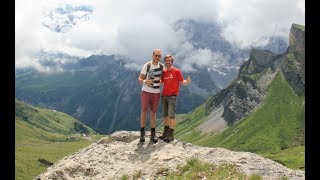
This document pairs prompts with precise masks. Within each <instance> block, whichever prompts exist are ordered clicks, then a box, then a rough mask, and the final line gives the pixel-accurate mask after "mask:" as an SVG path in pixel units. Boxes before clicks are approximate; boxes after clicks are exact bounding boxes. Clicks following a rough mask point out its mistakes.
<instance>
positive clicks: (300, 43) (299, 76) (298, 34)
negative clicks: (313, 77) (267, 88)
mask: <svg viewBox="0 0 320 180" xmlns="http://www.w3.org/2000/svg"><path fill="white" fill-rule="evenodd" d="M289 43H290V44H289V47H288V50H287V54H286V57H285V58H284V59H283V61H282V63H281V68H282V72H283V74H284V75H285V78H286V79H287V81H288V82H289V84H290V85H291V86H292V88H293V90H294V91H295V92H296V93H297V94H304V88H305V28H304V27H303V26H300V25H297V24H293V25H292V27H291V29H290V36H289Z"/></svg>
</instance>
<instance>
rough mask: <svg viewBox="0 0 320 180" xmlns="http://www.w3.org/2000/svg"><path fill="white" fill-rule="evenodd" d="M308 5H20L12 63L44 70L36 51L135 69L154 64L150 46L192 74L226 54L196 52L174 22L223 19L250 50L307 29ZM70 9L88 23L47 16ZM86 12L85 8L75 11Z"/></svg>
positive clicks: (228, 1) (146, 1) (273, 0)
mask: <svg viewBox="0 0 320 180" xmlns="http://www.w3.org/2000/svg"><path fill="white" fill-rule="evenodd" d="M304 6H305V5H304V1H302V0H290V1H289V0H270V1H263V0H243V1H236V0H215V1H212V0H202V1H197V0H190V1H183V0H176V1H169V0H163V1H150V0H139V1H132V0H119V1H111V0H82V1H78V0H59V1H56V0H16V3H15V20H16V21H15V44H16V45H15V50H16V52H15V61H16V63H15V64H16V67H24V66H28V65H32V66H37V67H39V63H38V62H37V61H38V58H37V54H38V52H39V51H47V52H57V53H66V54H69V55H71V56H77V57H88V56H90V55H92V54H117V55H121V56H123V57H126V58H127V59H129V60H131V61H132V63H133V64H136V66H134V67H136V68H137V67H138V66H141V65H142V64H143V63H144V62H146V61H148V60H150V59H151V54H152V51H153V49H155V48H160V49H162V50H163V53H164V54H168V53H175V54H174V56H175V57H177V60H179V61H180V62H181V63H186V64H184V65H183V67H184V68H185V69H186V70H187V69H189V70H190V71H192V66H191V64H192V63H193V64H196V65H199V66H201V65H205V64H209V65H210V66H212V67H215V66H227V60H228V58H229V57H228V55H225V54H221V53H220V52H214V51H211V50H209V49H197V48H194V45H193V44H191V42H188V41H187V39H188V36H189V34H187V33H186V32H184V31H183V30H181V29H179V30H176V29H174V27H173V25H174V23H175V22H177V21H178V20H180V19H193V20H198V21H211V22H219V23H220V24H222V25H223V27H224V29H223V33H222V35H223V36H224V37H225V38H226V39H227V40H228V41H229V42H231V43H232V44H233V45H234V46H235V47H238V48H247V47H250V46H252V45H258V44H259V43H260V44H261V43H262V44H263V43H264V42H266V37H268V36H271V35H282V36H288V32H289V30H290V26H291V24H292V23H298V24H302V25H304V17H305V15H304V12H305V11H304ZM66 7H72V8H71V9H72V10H74V12H73V14H72V13H71V12H70V14H71V15H73V16H70V17H77V16H78V17H84V16H85V18H84V19H83V20H79V21H76V20H74V21H72V19H68V18H69V16H66V15H65V14H63V13H62V14H60V15H61V17H60V18H61V19H59V18H58V17H59V16H57V17H55V18H51V19H50V18H48V15H49V14H50V12H55V11H57V9H59V8H60V10H61V8H62V9H63V8H66ZM81 8H86V9H84V10H83V11H79V12H80V14H79V12H78V14H77V12H76V10H79V9H80V10H81ZM83 12H85V13H84V14H81V13H83ZM62 20H63V21H62ZM63 22H66V25H67V26H66V27H68V28H67V29H66V31H63V32H55V31H52V28H51V29H50V28H48V25H50V27H63V26H61V24H59V23H63ZM50 23H58V24H50ZM44 25H47V27H46V26H44ZM53 29H54V28H53ZM184 54H185V55H184ZM177 62H178V61H177ZM188 63H189V65H187V64H188Z"/></svg>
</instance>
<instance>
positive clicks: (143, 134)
mask: <svg viewBox="0 0 320 180" xmlns="http://www.w3.org/2000/svg"><path fill="white" fill-rule="evenodd" d="M145 135H146V132H145V131H141V130H140V142H144V141H145V138H144V136H145Z"/></svg>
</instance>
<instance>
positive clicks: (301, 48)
mask: <svg viewBox="0 0 320 180" xmlns="http://www.w3.org/2000/svg"><path fill="white" fill-rule="evenodd" d="M289 52H299V53H304V52H305V27H304V26H302V25H298V24H292V26H291V28H290V35H289Z"/></svg>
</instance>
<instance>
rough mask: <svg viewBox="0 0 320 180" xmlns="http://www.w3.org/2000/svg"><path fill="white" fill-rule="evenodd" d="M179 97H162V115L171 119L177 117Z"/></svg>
mask: <svg viewBox="0 0 320 180" xmlns="http://www.w3.org/2000/svg"><path fill="white" fill-rule="evenodd" d="M176 104H177V96H162V115H163V117H167V116H169V118H175V117H176Z"/></svg>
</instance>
